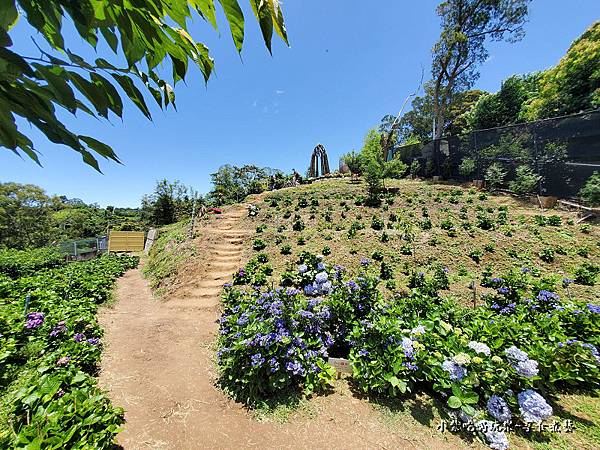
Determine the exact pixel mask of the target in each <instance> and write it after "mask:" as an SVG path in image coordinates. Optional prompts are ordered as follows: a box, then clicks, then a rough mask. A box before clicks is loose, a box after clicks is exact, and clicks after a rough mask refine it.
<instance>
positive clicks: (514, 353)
mask: <svg viewBox="0 0 600 450" xmlns="http://www.w3.org/2000/svg"><path fill="white" fill-rule="evenodd" d="M504 354H505V355H506V356H507V357H508V358H509V359H510V360H512V361H527V360H528V359H529V355H528V354H527V353H525V352H524V351H523V350H519V349H518V348H517V347H515V346H514V345H513V346H512V347H510V348H507V349H506V350H504Z"/></svg>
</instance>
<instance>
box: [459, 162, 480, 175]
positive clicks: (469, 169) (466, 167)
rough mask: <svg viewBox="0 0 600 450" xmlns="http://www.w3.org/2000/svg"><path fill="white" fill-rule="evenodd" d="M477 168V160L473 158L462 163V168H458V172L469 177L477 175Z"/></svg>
mask: <svg viewBox="0 0 600 450" xmlns="http://www.w3.org/2000/svg"><path fill="white" fill-rule="evenodd" d="M476 168H477V166H476V163H475V160H474V159H472V158H464V159H463V160H462V161H461V162H460V166H459V167H458V172H459V173H460V174H461V175H462V176H463V177H469V176H471V175H473V174H474V173H475V170H476Z"/></svg>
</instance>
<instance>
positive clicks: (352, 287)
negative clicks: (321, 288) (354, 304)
mask: <svg viewBox="0 0 600 450" xmlns="http://www.w3.org/2000/svg"><path fill="white" fill-rule="evenodd" d="M346 286H348V288H350V291H352V292H354V291H358V290H359V289H360V288H359V287H358V284H356V282H355V281H354V280H350V281H348V282H347V283H346Z"/></svg>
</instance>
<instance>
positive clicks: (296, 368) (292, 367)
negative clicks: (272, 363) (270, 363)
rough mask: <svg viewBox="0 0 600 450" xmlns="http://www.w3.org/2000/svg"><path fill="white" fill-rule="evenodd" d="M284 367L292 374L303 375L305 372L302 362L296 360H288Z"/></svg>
mask: <svg viewBox="0 0 600 450" xmlns="http://www.w3.org/2000/svg"><path fill="white" fill-rule="evenodd" d="M285 368H286V369H287V370H288V372H292V374H294V375H300V376H304V374H305V373H306V372H305V370H304V368H303V367H302V364H300V363H299V362H297V361H288V362H287V363H286V365H285Z"/></svg>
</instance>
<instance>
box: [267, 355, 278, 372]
mask: <svg viewBox="0 0 600 450" xmlns="http://www.w3.org/2000/svg"><path fill="white" fill-rule="evenodd" d="M269 367H270V369H271V373H275V372H277V371H278V370H279V361H277V359H275V358H271V359H270V360H269Z"/></svg>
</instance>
